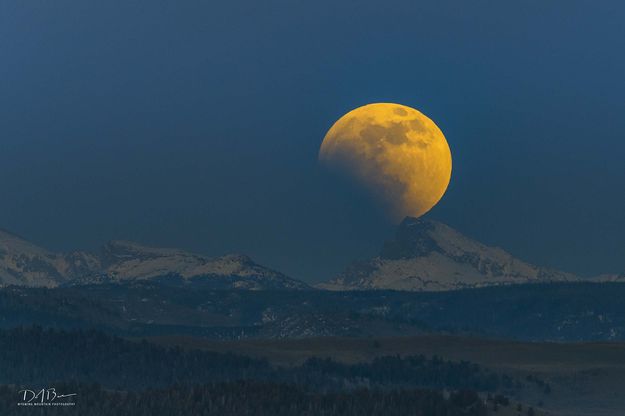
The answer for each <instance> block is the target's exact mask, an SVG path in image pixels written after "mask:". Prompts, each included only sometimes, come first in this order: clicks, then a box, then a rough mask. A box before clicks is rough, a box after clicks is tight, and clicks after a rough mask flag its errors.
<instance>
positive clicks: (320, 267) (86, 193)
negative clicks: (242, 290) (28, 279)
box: [0, 0, 625, 280]
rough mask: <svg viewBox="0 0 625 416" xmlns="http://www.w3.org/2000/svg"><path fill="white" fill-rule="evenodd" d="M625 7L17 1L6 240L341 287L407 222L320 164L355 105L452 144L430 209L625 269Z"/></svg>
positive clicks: (5, 174) (459, 222)
mask: <svg viewBox="0 0 625 416" xmlns="http://www.w3.org/2000/svg"><path fill="white" fill-rule="evenodd" d="M623 19H625V3H624V2H622V1H620V0H619V1H600V2H597V1H544V0H539V1H538V0H537V1H524V2H500V1H472V2H465V1H436V2H427V3H425V2H418V1H414V0H411V1H401V2H393V1H389V2H378V1H376V2H373V1H369V0H364V1H363V0H360V1H336V0H335V1H327V2H325V1H314V2H313V1H294V0H288V1H286V0H285V1H274V0H269V1H237V0H230V1H223V2H215V1H176V2H172V1H169V2H164V1H155V0H150V1H127V0H124V1H115V0H108V1H105V2H96V1H85V0H73V1H67V0H55V1H48V0H45V1H44V0H30V1H20V0H6V1H3V2H1V3H0V57H1V62H2V64H1V65H0V227H3V228H8V229H11V230H13V231H15V232H17V233H19V234H21V235H24V236H25V237H28V238H30V239H32V240H34V241H36V242H38V243H41V244H44V245H46V246H48V247H50V248H52V249H56V250H66V249H74V248H87V249H93V248H96V247H97V246H99V245H100V244H101V243H103V242H104V241H106V240H109V239H113V238H124V239H134V240H139V241H143V242H145V243H151V244H159V245H169V246H179V247H183V248H187V249H191V250H194V251H199V252H202V253H206V254H210V255H217V254H223V253H226V252H231V251H237V252H245V253H247V254H250V255H251V256H253V257H254V258H255V259H257V260H258V261H260V262H263V263H265V264H268V265H271V266H274V267H276V268H279V269H281V270H283V271H285V272H287V273H289V274H291V275H293V276H295V277H300V278H304V279H308V280H321V279H325V278H329V277H331V276H332V275H333V274H334V273H335V272H337V271H338V270H340V269H341V268H342V267H343V266H344V265H345V264H346V263H348V262H349V261H350V260H352V259H354V258H363V257H367V256H369V255H371V254H373V253H374V252H376V251H377V249H378V248H379V246H380V244H381V242H382V240H383V239H385V238H387V237H388V236H390V234H391V230H392V224H389V223H388V222H386V220H385V219H384V217H383V216H382V215H381V214H380V213H379V212H378V211H377V210H376V208H375V206H373V204H372V203H371V202H370V200H369V199H368V198H367V197H366V196H365V195H362V194H360V193H358V192H356V191H355V190H352V189H350V188H349V187H347V185H346V184H344V183H342V182H340V181H335V180H334V179H333V178H331V177H328V175H327V174H325V173H323V172H321V171H320V169H319V167H318V166H317V152H318V148H319V145H320V143H321V140H322V138H323V136H324V134H325V132H326V131H327V129H328V128H329V127H330V126H331V125H332V123H333V122H334V121H335V120H336V119H337V118H338V117H340V116H341V115H342V114H343V113H345V112H347V111H348V110H350V109H352V108H354V107H357V106H360V105H363V104H367V103H371V102H379V101H391V102H398V103H402V104H405V105H409V106H412V107H415V108H417V109H419V110H421V111H422V112H424V113H425V114H427V115H428V116H430V117H431V118H432V119H433V120H435V122H436V123H437V124H438V125H439V127H440V128H441V129H442V130H443V132H444V133H445V135H446V136H447V139H448V141H449V143H450V146H451V148H452V153H453V157H454V172H453V177H452V183H451V185H450V188H449V190H448V193H447V195H446V196H445V197H444V198H443V200H442V201H441V203H440V204H439V205H438V206H437V207H436V208H435V209H434V210H433V211H432V212H431V213H430V217H431V218H436V219H439V220H442V221H444V222H446V223H448V224H450V225H452V226H454V227H456V228H458V229H459V230H461V231H463V232H465V233H467V234H468V235H470V236H473V237H475V238H477V239H479V240H481V241H483V242H486V243H489V244H495V245H499V246H501V247H504V248H506V249H507V250H509V251H511V252H512V253H513V254H515V255H517V256H520V257H522V258H524V259H527V260H530V261H533V262H536V263H539V264H544V265H548V266H553V267H558V268H562V269H565V270H569V271H573V272H578V273H582V274H596V273H603V272H624V271H625V192H623V191H624V188H625V163H623V158H624V156H625V141H624V140H623V139H625V116H624V114H623V113H624V110H625V99H624V97H625V78H624V76H623V74H625V53H624V51H625V25H624V24H623Z"/></svg>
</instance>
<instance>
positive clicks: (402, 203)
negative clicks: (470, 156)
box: [319, 103, 451, 220]
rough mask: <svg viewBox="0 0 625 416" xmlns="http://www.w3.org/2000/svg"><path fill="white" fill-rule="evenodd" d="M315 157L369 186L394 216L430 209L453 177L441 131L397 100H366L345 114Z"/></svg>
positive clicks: (331, 130) (419, 213)
mask: <svg viewBox="0 0 625 416" xmlns="http://www.w3.org/2000/svg"><path fill="white" fill-rule="evenodd" d="M319 160H320V162H321V163H323V164H325V165H327V166H329V167H331V168H335V169H338V170H340V171H343V172H345V173H347V174H348V175H349V176H350V177H352V178H354V179H356V180H357V181H358V182H359V183H361V184H362V185H364V186H366V187H367V188H368V189H370V190H371V191H373V194H374V195H375V196H376V197H377V198H381V199H382V202H383V203H384V204H385V205H386V206H387V207H388V209H389V213H390V214H391V216H392V217H393V218H394V219H396V220H401V219H403V218H404V217H406V216H412V217H420V216H421V215H423V214H425V213H426V212H428V211H429V210H430V209H432V207H433V206H434V205H436V204H437V203H438V201H440V199H441V198H442V197H443V195H444V194H445V191H446V190H447V186H448V185H449V181H450V179H451V151H450V150H449V145H448V144H447V140H446V139H445V136H444V135H443V133H442V132H441V130H440V129H439V128H438V127H437V126H436V124H434V122H433V121H432V120H430V119H429V118H428V117H427V116H425V115H423V114H422V113H421V112H419V111H417V110H415V109H414V108H411V107H407V106H404V105H400V104H393V103H375V104H368V105H365V106H362V107H359V108H356V109H355V110H352V111H350V112H349V113H347V114H345V115H344V116H343V117H341V118H340V119H339V120H338V121H337V122H336V123H334V125H333V126H332V127H331V128H330V130H329V131H328V133H327V134H326V136H325V138H324V139H323V143H322V144H321V150H320V151H319Z"/></svg>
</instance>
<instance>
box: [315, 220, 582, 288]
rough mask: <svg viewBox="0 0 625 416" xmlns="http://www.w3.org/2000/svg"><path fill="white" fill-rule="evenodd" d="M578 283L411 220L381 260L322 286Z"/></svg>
mask: <svg viewBox="0 0 625 416" xmlns="http://www.w3.org/2000/svg"><path fill="white" fill-rule="evenodd" d="M576 280H579V278H577V277H576V276H574V275H572V274H569V273H564V272H560V271H557V270H551V269H547V268H543V267H538V266H535V265H533V264H529V263H526V262H524V261H522V260H519V259H517V258H515V257H513V256H512V255H511V254H509V253H507V252H506V251H504V250H502V249H500V248H497V247H489V246H487V245H484V244H481V243H479V242H477V241H475V240H472V239H470V238H468V237H466V236H464V235H462V234H461V233H459V232H458V231H456V230H454V229H452V228H451V227H449V226H447V225H445V224H442V223H440V222H436V221H431V220H425V219H417V218H406V219H405V220H404V221H403V222H402V223H401V224H400V225H399V227H398V229H397V233H396V236H395V239H394V240H392V241H389V242H387V243H385V244H384V247H383V248H382V251H381V252H380V254H379V255H378V256H377V257H375V258H373V259H371V260H369V261H365V262H356V263H353V264H352V265H351V266H350V267H348V268H347V270H345V271H344V272H343V273H342V274H341V275H339V276H337V277H336V278H334V279H332V280H330V281H329V282H326V283H322V284H319V285H318V287H319V288H323V289H329V290H368V289H392V290H411V291H441V290H455V289H464V288H476V287H485V286H499V285H510V284H522V283H547V282H564V281H576Z"/></svg>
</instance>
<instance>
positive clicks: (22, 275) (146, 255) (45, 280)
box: [0, 230, 309, 290]
mask: <svg viewBox="0 0 625 416" xmlns="http://www.w3.org/2000/svg"><path fill="white" fill-rule="evenodd" d="M151 279H154V280H166V281H168V282H170V283H172V282H173V283H178V284H190V283H193V284H200V285H203V286H211V287H216V288H240V289H250V290H262V289H306V288H309V287H308V285H306V284H305V283H303V282H300V281H298V280H295V279H291V278H289V277H288V276H286V275H284V274H282V273H280V272H277V271H275V270H272V269H269V268H267V267H264V266H261V265H259V264H257V263H255V262H254V261H253V260H252V259H250V258H249V257H247V256H244V255H239V254H231V255H226V256H222V257H217V258H208V257H205V256H201V255H197V254H192V253H188V252H185V251H182V250H177V249H164V248H153V247H147V246H143V245H141V244H138V243H133V242H128V241H113V242H110V243H108V244H106V245H105V246H104V247H103V248H102V250H101V252H100V253H99V254H91V253H85V252H80V251H77V252H72V253H53V252H51V251H48V250H46V249H44V248H41V247H39V246H37V245H35V244H32V243H30V242H28V241H27V240H25V239H23V238H20V237H18V236H16V235H15V234H12V233H9V232H6V231H2V230H0V286H8V285H19V286H45V287H56V286H59V285H69V284H86V283H92V284H93V283H107V282H124V281H133V280H151Z"/></svg>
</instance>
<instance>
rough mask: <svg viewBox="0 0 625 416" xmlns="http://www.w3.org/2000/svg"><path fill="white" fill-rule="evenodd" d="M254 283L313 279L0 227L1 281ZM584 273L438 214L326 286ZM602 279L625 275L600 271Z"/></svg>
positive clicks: (227, 260)
mask: <svg viewBox="0 0 625 416" xmlns="http://www.w3.org/2000/svg"><path fill="white" fill-rule="evenodd" d="M145 280H151V281H161V282H165V283H168V284H176V285H183V286H185V285H194V286H198V285H199V286H203V287H209V288H223V289H249V290H268V289H278V290H306V289H313V288H312V287H311V286H309V285H308V284H306V283H304V282H301V281H299V280H296V279H293V278H290V277H288V276H286V275H285V274H283V273H280V272H278V271H275V270H273V269H271V268H268V267H265V266H262V265H260V264H257V263H256V262H254V261H253V260H252V259H251V258H249V257H247V256H245V255H241V254H229V255H225V256H221V257H216V258H209V257H206V256H203V255H199V254H194V253H189V252H187V251H183V250H179V249H171V248H155V247H148V246H145V245H142V244H139V243H136V242H130V241H111V242H109V243H107V244H105V245H104V246H103V247H102V248H101V249H100V251H99V252H98V253H88V252H83V251H74V252H70V253H55V252H51V251H49V250H47V249H45V248H42V247H39V246H37V245H36V244H33V243H31V242H29V241H27V240H26V239H24V238H21V237H19V236H17V235H15V234H13V233H10V232H7V231H3V230H0V286H9V285H16V286H32V287H37V286H42V287H57V286H65V285H82V284H98V283H124V282H132V281H145ZM582 280H584V279H582V278H580V277H578V276H576V275H574V274H571V273H566V272H562V271H559V270H554V269H549V268H545V267H540V266H536V265H533V264H530V263H528V262H525V261H523V260H520V259H518V258H516V257H514V256H512V255H511V254H509V253H508V252H506V251H504V250H503V249H500V248H497V247H491V246H487V245H485V244H482V243H479V242H477V241H475V240H473V239H471V238H469V237H466V236H464V235H463V234H461V233H460V232H458V231H456V230H454V229H453V228H451V227H449V226H447V225H445V224H442V223H440V222H437V221H433V220H429V219H423V218H411V217H407V218H405V219H404V221H402V223H401V224H400V225H399V226H398V228H397V231H396V235H395V237H394V238H393V239H392V240H390V241H387V242H386V243H384V245H383V247H382V249H381V251H380V253H379V254H378V255H377V256H375V257H374V258H372V259H369V260H366V261H358V262H354V263H352V264H351V265H350V266H348V267H347V268H346V269H345V270H344V271H343V272H342V273H340V274H339V275H338V276H336V277H334V278H333V279H331V280H329V281H326V282H323V283H320V284H317V285H316V286H315V287H316V288H317V289H323V290H339V291H343V290H374V289H382V290H407V291H447V290H457V289H466V288H479V287H486V286H501V285H511V284H527V283H551V282H577V281H582ZM590 280H592V281H597V282H619V281H625V275H623V274H621V275H618V274H615V275H601V276H598V277H597V278H594V279H590Z"/></svg>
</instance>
